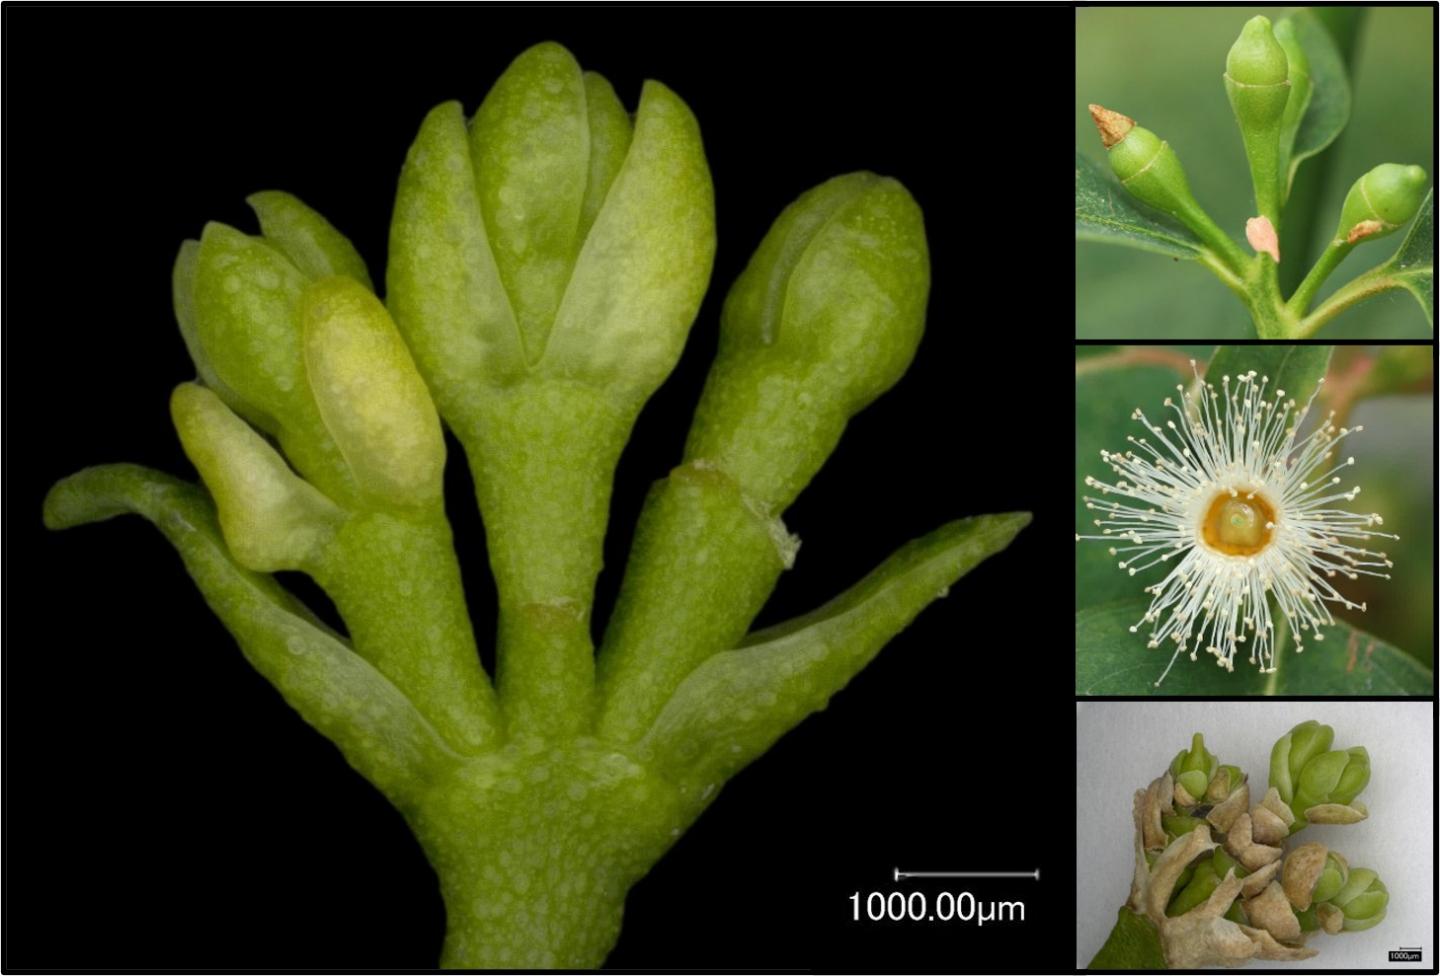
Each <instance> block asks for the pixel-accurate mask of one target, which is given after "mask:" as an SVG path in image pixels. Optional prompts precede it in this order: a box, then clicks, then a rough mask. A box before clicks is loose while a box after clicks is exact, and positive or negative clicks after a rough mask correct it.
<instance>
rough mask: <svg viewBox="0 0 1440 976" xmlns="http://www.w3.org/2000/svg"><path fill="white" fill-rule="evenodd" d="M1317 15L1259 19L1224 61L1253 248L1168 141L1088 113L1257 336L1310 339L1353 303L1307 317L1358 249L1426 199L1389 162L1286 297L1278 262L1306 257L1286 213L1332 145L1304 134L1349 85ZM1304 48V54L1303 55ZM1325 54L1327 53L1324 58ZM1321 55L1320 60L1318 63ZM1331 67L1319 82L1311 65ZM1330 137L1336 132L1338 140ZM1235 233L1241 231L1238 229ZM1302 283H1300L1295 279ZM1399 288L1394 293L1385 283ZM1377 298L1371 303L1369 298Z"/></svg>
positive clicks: (1411, 176)
mask: <svg viewBox="0 0 1440 976" xmlns="http://www.w3.org/2000/svg"><path fill="white" fill-rule="evenodd" d="M1308 16H1309V15H1304V14H1297V15H1296V17H1294V18H1290V17H1287V18H1284V19H1282V20H1280V21H1278V22H1277V23H1275V24H1274V25H1272V24H1271V22H1270V20H1269V19H1267V18H1265V17H1253V18H1251V19H1250V20H1249V21H1247V22H1246V23H1245V25H1244V27H1243V28H1242V29H1241V32H1240V36H1239V37H1238V38H1237V39H1236V41H1235V43H1234V44H1233V45H1232V46H1231V48H1230V51H1229V53H1228V54H1227V56H1226V58H1225V71H1224V75H1223V78H1222V80H1223V83H1224V88H1225V93H1226V96H1227V98H1228V99H1229V101H1230V106H1231V109H1232V111H1233V113H1234V116H1235V121H1236V124H1237V125H1238V127H1239V130H1240V136H1241V140H1242V142H1243V143H1244V149H1245V157H1246V160H1247V162H1248V164H1249V168H1250V179H1251V184H1252V186H1253V189H1254V200H1255V215H1254V216H1252V217H1250V218H1249V219H1248V220H1247V221H1246V223H1245V226H1244V228H1243V231H1244V233H1243V236H1244V239H1245V241H1246V242H1247V243H1248V244H1249V246H1250V250H1249V251H1247V250H1245V249H1244V248H1243V247H1241V246H1240V245H1239V244H1238V243H1237V242H1236V240H1235V238H1234V236H1232V234H1231V233H1230V232H1227V231H1226V230H1224V229H1222V228H1221V227H1219V226H1218V225H1217V224H1216V223H1215V221H1214V220H1212V219H1211V217H1210V216H1209V214H1208V213H1206V212H1205V210H1204V208H1203V207H1202V206H1201V205H1200V204H1199V202H1198V201H1197V200H1196V199H1195V197H1194V195H1193V193H1192V192H1191V190H1190V184H1189V180H1188V178H1187V177H1186V174H1185V170H1184V168H1183V167H1182V165H1181V163H1180V158H1179V156H1178V155H1177V154H1176V152H1175V150H1174V148H1172V146H1171V145H1170V143H1169V142H1167V141H1165V140H1163V139H1161V138H1160V137H1159V136H1157V135H1156V134H1155V133H1154V132H1151V131H1150V130H1149V129H1147V128H1144V127H1143V126H1140V125H1138V124H1136V122H1135V121H1134V120H1133V119H1131V118H1129V117H1128V116H1125V115H1122V114H1121V113H1120V112H1117V111H1114V110H1113V109H1109V108H1106V107H1104V106H1101V105H1091V106H1090V115H1091V118H1092V119H1093V120H1094V122H1095V125H1096V128H1097V129H1098V130H1099V133H1100V139H1101V143H1102V144H1103V145H1104V147H1105V150H1106V155H1107V158H1108V160H1109V163H1110V167H1111V169H1112V170H1113V171H1114V174H1115V176H1116V177H1117V178H1118V179H1119V181H1120V183H1121V185H1122V186H1124V187H1125V189H1126V190H1127V191H1128V192H1129V193H1130V194H1131V195H1133V196H1134V197H1135V198H1136V199H1137V200H1139V201H1140V202H1142V203H1144V204H1145V205H1147V206H1149V207H1151V208H1153V209H1155V210H1158V211H1160V212H1161V213H1162V214H1164V215H1165V216H1166V217H1169V218H1172V219H1173V220H1176V221H1179V223H1181V224H1183V225H1184V227H1185V228H1187V229H1188V230H1189V231H1190V232H1191V233H1192V234H1193V235H1194V236H1195V238H1198V242H1197V247H1198V253H1199V256H1200V258H1201V260H1202V263H1204V264H1205V265H1206V266H1207V267H1209V268H1210V270H1211V271H1213V272H1214V273H1215V274H1216V275H1217V276H1218V277H1219V278H1220V279H1221V280H1222V281H1224V282H1225V283H1226V284H1227V285H1228V286H1229V287H1230V288H1231V289H1232V290H1233V291H1235V292H1236V294H1237V295H1239V297H1240V298H1241V299H1242V300H1243V301H1244V302H1245V304H1246V306H1247V307H1248V309H1249V311H1250V313H1251V316H1252V318H1253V319H1254V321H1255V325H1256V328H1257V331H1258V332H1259V334H1260V336H1261V338H1290V337H1295V336H1302V335H1308V334H1310V333H1311V332H1313V331H1314V330H1315V329H1316V328H1318V327H1319V326H1320V325H1321V324H1323V323H1324V322H1325V321H1327V320H1328V319H1329V318H1330V317H1331V316H1333V315H1334V314H1338V312H1339V311H1340V310H1341V308H1343V307H1348V304H1353V302H1354V301H1356V300H1358V298H1356V297H1342V298H1341V299H1337V301H1338V302H1341V303H1342V304H1338V305H1337V306H1336V307H1334V308H1329V307H1328V306H1327V307H1325V308H1321V309H1316V310H1315V313H1314V314H1313V315H1309V314H1307V313H1309V312H1310V308H1311V305H1312V303H1313V302H1314V300H1315V298H1316V295H1317V292H1318V290H1319V288H1320V286H1321V284H1323V282H1324V281H1325V279H1326V278H1327V277H1328V276H1329V274H1330V273H1331V272H1332V271H1334V270H1335V268H1336V267H1337V266H1338V265H1339V264H1340V262H1341V261H1343V260H1344V259H1345V257H1346V256H1347V255H1348V254H1349V253H1350V251H1351V250H1353V249H1354V248H1355V246H1356V245H1358V244H1361V243H1363V242H1365V241H1369V240H1377V239H1379V238H1381V237H1385V236H1387V235H1389V234H1393V233H1394V232H1395V231H1397V230H1399V229H1400V228H1401V227H1402V226H1404V225H1405V224H1406V223H1408V222H1409V221H1410V220H1411V219H1412V218H1413V217H1415V215H1416V214H1417V212H1419V211H1420V209H1421V207H1422V205H1423V204H1424V203H1425V201H1426V200H1427V199H1429V198H1428V197H1427V195H1426V192H1425V191H1426V186H1427V183H1428V177H1427V176H1426V173H1425V171H1424V170H1423V169H1422V168H1421V167H1419V166H1416V165H1401V164H1397V163H1382V164H1381V165H1379V166H1376V167H1375V168H1374V169H1372V170H1370V171H1369V172H1368V173H1366V174H1365V175H1364V176H1362V177H1361V178H1360V179H1359V180H1357V181H1356V182H1355V185H1354V186H1353V187H1352V188H1351V190H1350V193H1349V195H1348V196H1347V197H1346V200H1345V205H1344V207H1343V209H1342V214H1341V218H1340V224H1339V226H1338V228H1337V229H1336V233H1335V235H1334V237H1333V239H1332V240H1331V241H1330V242H1329V244H1327V245H1326V247H1325V248H1324V250H1323V251H1322V252H1321V254H1320V256H1319V258H1318V260H1317V261H1316V263H1315V265H1314V266H1313V268H1312V269H1311V270H1310V272H1309V274H1308V275H1306V276H1305V279H1304V281H1303V282H1301V284H1300V285H1299V286H1298V287H1297V288H1296V289H1295V291H1294V292H1293V293H1292V294H1291V296H1290V297H1289V298H1288V299H1286V298H1285V297H1284V296H1283V295H1282V293H1281V290H1280V284H1279V275H1278V266H1279V265H1280V263H1281V261H1282V260H1283V261H1292V262H1293V261H1296V260H1303V259H1304V257H1305V255H1304V254H1282V252H1281V248H1280V237H1281V230H1282V225H1283V218H1284V216H1285V214H1284V210H1285V204H1286V201H1287V199H1288V197H1289V195H1290V188H1291V185H1292V183H1293V182H1294V178H1295V173H1296V170H1297V168H1298V167H1299V165H1300V163H1301V162H1303V161H1304V159H1306V158H1309V157H1310V156H1312V155H1314V154H1315V153H1316V152H1318V151H1319V150H1320V149H1321V148H1323V147H1324V145H1325V141H1328V140H1325V141H1321V142H1319V143H1318V144H1311V143H1314V142H1315V141H1316V137H1315V136H1313V135H1312V136H1310V137H1309V141H1308V142H1303V143H1302V141H1301V139H1302V135H1304V125H1303V123H1304V122H1305V120H1306V114H1307V112H1309V111H1310V110H1311V109H1312V108H1313V107H1314V105H1315V104H1316V102H1317V101H1318V99H1317V98H1316V94H1317V92H1318V91H1320V90H1321V87H1320V86H1322V85H1323V86H1325V94H1326V95H1327V97H1328V98H1329V100H1330V101H1331V102H1334V101H1335V100H1337V99H1338V98H1340V97H1341V95H1340V94H1337V91H1340V92H1341V93H1342V94H1344V95H1346V96H1347V100H1348V92H1344V91H1343V90H1344V89H1345V87H1346V82H1345V79H1344V78H1343V76H1342V75H1337V74H1336V72H1343V68H1342V67H1338V65H1340V64H1341V62H1340V60H1339V58H1338V55H1336V54H1335V52H1334V49H1333V41H1331V40H1330V38H1329V37H1328V35H1327V34H1326V33H1325V30H1324V28H1323V27H1320V26H1319V25H1318V23H1314V22H1312V20H1308V19H1304V18H1306V17H1308ZM1307 48H1308V50H1307ZM1321 48H1323V49H1324V50H1323V52H1322V51H1320V50H1319V49H1321ZM1321 53H1323V54H1324V55H1325V56H1324V57H1320V58H1317V57H1315V55H1317V54H1321ZM1317 61H1318V62H1320V63H1322V64H1324V65H1325V66H1326V73H1325V74H1322V75H1319V76H1317V75H1316V74H1315V73H1314V71H1313V70H1312V65H1313V63H1314V62H1317ZM1333 137H1334V133H1330V138H1333ZM1232 230H1233V231H1236V232H1238V231H1239V230H1240V228H1232ZM1297 277H1298V275H1297ZM1385 287H1391V285H1385ZM1375 290H1377V289H1374V288H1372V289H1370V290H1369V291H1366V292H1365V294H1364V295H1360V296H1359V297H1366V295H1368V294H1371V293H1373V292H1374V291H1375Z"/></svg>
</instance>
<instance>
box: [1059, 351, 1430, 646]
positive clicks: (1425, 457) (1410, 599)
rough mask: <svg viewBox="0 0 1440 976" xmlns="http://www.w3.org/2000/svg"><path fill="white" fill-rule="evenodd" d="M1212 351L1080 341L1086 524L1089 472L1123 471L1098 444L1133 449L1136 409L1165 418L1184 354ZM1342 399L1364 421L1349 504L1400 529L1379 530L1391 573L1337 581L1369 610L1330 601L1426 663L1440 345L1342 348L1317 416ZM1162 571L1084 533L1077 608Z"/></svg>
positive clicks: (1079, 477) (1082, 520)
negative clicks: (1112, 551)
mask: <svg viewBox="0 0 1440 976" xmlns="http://www.w3.org/2000/svg"><path fill="white" fill-rule="evenodd" d="M1212 352H1213V347H1210V346H1144V347H1123V346H1104V347H1097V346H1080V347H1077V349H1076V363H1077V369H1076V377H1075V414H1076V428H1075V525H1076V529H1077V531H1080V532H1090V531H1094V530H1093V528H1092V527H1091V522H1090V520H1091V519H1093V518H1094V517H1095V513H1094V512H1091V511H1087V510H1086V508H1085V504H1084V500H1083V496H1085V495H1087V494H1089V495H1093V494H1094V492H1093V491H1090V490H1088V489H1086V487H1085V483H1084V482H1085V477H1086V475H1093V476H1095V477H1097V478H1099V479H1101V480H1102V481H1107V482H1111V483H1113V482H1114V480H1115V473H1114V472H1113V471H1111V470H1110V469H1109V468H1108V467H1106V465H1105V464H1104V463H1103V462H1102V461H1101V460H1100V458H1099V452H1100V450H1101V449H1106V450H1111V451H1123V450H1125V449H1127V448H1128V447H1129V445H1128V444H1127V443H1126V441H1125V438H1126V437H1127V436H1129V435H1137V436H1138V435H1143V434H1144V431H1143V429H1142V428H1141V427H1140V425H1139V423H1138V422H1136V421H1134V420H1132V419H1131V416H1130V414H1131V411H1133V410H1134V409H1135V408H1136V407H1140V408H1142V409H1144V410H1145V412H1146V414H1147V416H1149V417H1150V419H1151V420H1152V421H1155V420H1157V418H1159V417H1160V416H1162V415H1163V414H1164V410H1163V408H1162V407H1161V402H1162V401H1163V400H1164V399H1165V397H1167V396H1174V395H1175V386H1176V384H1177V383H1184V382H1187V381H1189V380H1190V379H1192V375H1191V373H1190V369H1189V366H1188V365H1187V363H1186V360H1187V359H1189V358H1194V359H1196V360H1198V361H1199V365H1200V369H1201V371H1202V373H1203V371H1204V369H1205V363H1206V361H1207V360H1208V359H1209V357H1210V355H1211V353H1212ZM1137 357H1143V358H1137ZM1081 364H1083V368H1082V365H1081ZM1385 364H1389V365H1388V367H1387V366H1386V365H1385ZM1397 365H1398V367H1399V368H1396V367H1397ZM1360 375H1364V376H1368V377H1369V378H1370V380H1371V383H1370V386H1369V388H1368V390H1367V389H1366V388H1365V387H1364V386H1362V385H1359V384H1354V383H1349V382H1347V381H1350V380H1353V378H1354V377H1356V376H1360ZM1382 377H1383V378H1382ZM1347 386H1348V387H1349V391H1356V392H1361V393H1363V395H1361V396H1358V397H1356V398H1354V399H1351V398H1350V397H1349V396H1348V392H1349V391H1347ZM1346 401H1348V405H1347V402H1346ZM1332 409H1338V410H1340V411H1342V412H1343V413H1344V414H1345V415H1344V416H1341V417H1337V422H1338V423H1341V424H1344V425H1346V426H1354V425H1356V424H1359V425H1362V426H1363V427H1364V428H1365V429H1364V430H1363V431H1361V432H1359V433H1357V434H1353V435H1351V436H1350V437H1347V438H1346V439H1345V441H1344V447H1343V448H1342V451H1343V454H1344V455H1345V456H1351V455H1353V456H1354V458H1355V466H1354V467H1353V468H1351V469H1349V471H1348V472H1346V473H1345V475H1346V477H1345V480H1346V485H1347V486H1348V485H1351V484H1355V485H1359V486H1360V488H1361V492H1360V495H1359V497H1358V498H1357V499H1356V500H1355V502H1354V503H1353V505H1351V506H1349V507H1351V508H1352V509H1353V510H1355V511H1363V512H1378V513H1380V514H1381V515H1382V516H1383V517H1384V519H1385V526H1384V528H1385V531H1388V532H1393V533H1395V534H1396V535H1398V536H1399V537H1400V538H1399V540H1398V541H1392V540H1389V539H1384V540H1377V544H1375V545H1372V546H1371V547H1370V548H1373V549H1383V550H1384V551H1385V552H1386V553H1387V554H1388V555H1389V556H1390V558H1391V559H1392V560H1393V561H1394V563H1395V568H1394V569H1393V570H1391V571H1390V572H1391V576H1392V578H1391V579H1389V580H1383V579H1374V578H1370V577H1363V576H1362V577H1361V578H1360V579H1358V580H1343V581H1340V582H1338V583H1337V584H1336V586H1337V588H1338V589H1340V590H1341V591H1342V592H1343V593H1344V594H1345V596H1346V597H1348V598H1349V599H1351V600H1353V601H1355V602H1356V603H1360V602H1365V603H1367V604H1368V609H1367V611H1366V612H1364V613H1361V612H1360V611H1358V610H1345V609H1344V608H1342V607H1339V606H1337V605H1335V604H1330V605H1329V606H1330V608H1331V612H1332V613H1334V614H1335V615H1336V616H1337V617H1340V618H1343V619H1345V620H1347V621H1348V622H1349V623H1351V624H1352V625H1353V626H1355V627H1357V628H1359V629H1360V630H1363V631H1365V632H1366V633H1369V634H1373V635H1374V636H1376V637H1379V638H1381V639H1383V640H1385V641H1388V642H1389V643H1391V644H1393V645H1394V646H1396V647H1398V648H1400V649H1401V650H1403V651H1405V652H1406V653H1408V654H1410V655H1412V656H1413V657H1415V658H1417V659H1418V660H1420V661H1422V662H1424V663H1425V664H1426V665H1427V666H1428V665H1429V664H1430V661H1431V659H1432V654H1433V651H1434V647H1435V614H1434V606H1435V592H1436V591H1435V583H1436V580H1435V541H1436V537H1435V532H1436V528H1435V508H1434V505H1435V501H1434V499H1435V425H1434V376H1433V365H1432V360H1431V348H1430V347H1429V346H1428V345H1427V346H1388V347H1377V346H1338V347H1336V349H1335V352H1334V356H1333V358H1332V359H1331V363H1330V370H1329V372H1328V373H1327V380H1326V384H1325V387H1324V388H1323V392H1322V394H1321V396H1320V398H1319V399H1317V401H1316V404H1315V407H1314V409H1313V410H1312V413H1311V416H1312V418H1315V417H1319V416H1324V415H1325V413H1326V412H1328V411H1329V410H1332ZM1312 422H1313V420H1312ZM1161 578H1162V574H1161V573H1160V571H1159V570H1154V571H1152V572H1151V573H1150V574H1146V575H1145V576H1142V577H1136V578H1131V577H1130V576H1129V575H1127V574H1126V573H1125V571H1124V570H1121V569H1118V568H1117V567H1116V566H1115V559H1114V558H1113V557H1111V556H1110V555H1109V554H1108V552H1107V547H1106V546H1105V545H1103V544H1101V543H1097V542H1082V543H1077V544H1076V546H1075V588H1076V589H1075V605H1076V608H1077V609H1079V608H1081V607H1084V606H1094V605H1098V604H1101V603H1105V602H1109V601H1111V600H1117V599H1122V598H1130V597H1138V596H1142V595H1143V594H1142V593H1141V589H1142V588H1143V587H1145V586H1148V585H1149V584H1151V583H1154V582H1157V581H1159V579H1161Z"/></svg>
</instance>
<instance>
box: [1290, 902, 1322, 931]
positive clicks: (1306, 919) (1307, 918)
mask: <svg viewBox="0 0 1440 976" xmlns="http://www.w3.org/2000/svg"><path fill="white" fill-rule="evenodd" d="M1318 908H1319V906H1318V905H1311V906H1310V907H1309V908H1307V909H1305V910H1304V911H1303V912H1296V913H1295V917H1296V918H1298V919H1299V920H1300V931H1302V932H1318V931H1320V919H1319V916H1318V911H1317V910H1318Z"/></svg>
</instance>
